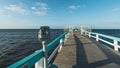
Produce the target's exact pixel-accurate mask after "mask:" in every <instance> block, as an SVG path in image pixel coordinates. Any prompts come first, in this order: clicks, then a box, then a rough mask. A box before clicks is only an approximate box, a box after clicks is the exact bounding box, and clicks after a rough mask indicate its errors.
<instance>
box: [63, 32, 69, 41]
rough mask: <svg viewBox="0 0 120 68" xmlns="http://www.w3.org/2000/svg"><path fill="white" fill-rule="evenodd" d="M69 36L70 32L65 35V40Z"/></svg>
mask: <svg viewBox="0 0 120 68" xmlns="http://www.w3.org/2000/svg"><path fill="white" fill-rule="evenodd" d="M68 37H69V33H68V34H66V35H65V40H64V42H66V41H67V38H68Z"/></svg>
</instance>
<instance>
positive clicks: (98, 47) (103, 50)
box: [53, 32, 120, 68]
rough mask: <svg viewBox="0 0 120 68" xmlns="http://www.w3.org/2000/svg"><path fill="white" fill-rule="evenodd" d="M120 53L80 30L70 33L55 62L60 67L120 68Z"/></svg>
mask: <svg viewBox="0 0 120 68" xmlns="http://www.w3.org/2000/svg"><path fill="white" fill-rule="evenodd" d="M119 60H120V54H119V53H116V52H115V51H113V50H112V49H110V48H109V47H107V46H105V45H103V44H101V43H99V42H96V41H94V40H92V39H89V38H88V37H85V36H82V35H80V33H79V32H74V34H70V36H69V38H68V40H67V42H66V43H65V44H64V46H63V47H62V49H61V51H60V52H59V54H58V55H57V57H56V59H55V61H54V62H53V64H54V65H56V66H57V67H58V68H120V61H119Z"/></svg>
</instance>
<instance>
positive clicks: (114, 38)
mask: <svg viewBox="0 0 120 68" xmlns="http://www.w3.org/2000/svg"><path fill="white" fill-rule="evenodd" d="M85 34H86V35H87V36H89V38H91V37H92V38H95V39H96V41H99V40H100V41H102V42H104V43H107V44H109V45H112V46H114V50H115V51H119V48H120V46H119V45H118V42H120V38H118V37H113V36H109V35H104V34H100V33H95V32H88V31H85ZM93 35H94V36H93ZM99 36H101V37H104V38H108V39H111V40H113V43H112V42H109V41H107V40H105V39H102V38H100V37H99Z"/></svg>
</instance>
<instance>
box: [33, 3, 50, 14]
mask: <svg viewBox="0 0 120 68" xmlns="http://www.w3.org/2000/svg"><path fill="white" fill-rule="evenodd" d="M48 9H50V8H48V5H47V4H46V3H41V2H37V3H36V7H32V10H33V11H34V12H33V14H36V15H39V16H44V15H46V14H47V11H48Z"/></svg>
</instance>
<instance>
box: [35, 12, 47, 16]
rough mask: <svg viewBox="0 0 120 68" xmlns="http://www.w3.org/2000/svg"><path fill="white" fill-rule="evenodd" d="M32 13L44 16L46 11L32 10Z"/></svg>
mask: <svg viewBox="0 0 120 68" xmlns="http://www.w3.org/2000/svg"><path fill="white" fill-rule="evenodd" d="M34 14H36V15H39V16H44V15H46V14H47V13H46V11H36V12H34Z"/></svg>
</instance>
